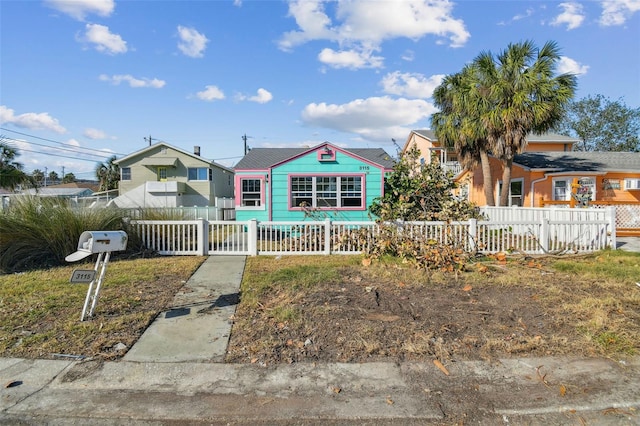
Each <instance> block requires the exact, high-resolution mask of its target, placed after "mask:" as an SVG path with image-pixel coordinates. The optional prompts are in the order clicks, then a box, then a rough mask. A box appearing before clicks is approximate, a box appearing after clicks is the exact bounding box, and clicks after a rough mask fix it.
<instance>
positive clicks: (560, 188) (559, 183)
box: [553, 180, 571, 201]
mask: <svg viewBox="0 0 640 426" xmlns="http://www.w3.org/2000/svg"><path fill="white" fill-rule="evenodd" d="M570 187H571V183H570V182H567V181H566V180H556V181H553V199H554V200H558V201H566V200H568V199H569V196H570V195H569V194H570V193H571V190H570V189H569V188H570Z"/></svg>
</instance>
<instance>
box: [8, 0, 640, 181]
mask: <svg viewBox="0 0 640 426" xmlns="http://www.w3.org/2000/svg"><path fill="white" fill-rule="evenodd" d="M524 40H532V41H533V42H534V43H535V44H536V45H538V46H540V47H541V46H542V45H543V44H544V43H545V42H547V41H551V40H553V41H556V42H557V43H558V45H559V47H560V49H561V54H562V55H563V57H562V61H561V62H560V63H559V64H558V70H557V71H558V72H559V73H560V72H572V73H575V74H577V75H578V92H577V96H576V99H580V98H583V97H585V96H588V95H596V94H602V95H604V96H607V97H609V98H610V99H612V100H618V99H621V100H622V101H623V102H624V103H625V104H626V105H627V106H629V107H633V108H636V107H638V106H640V0H615V1H585V2H574V1H564V2H558V1H555V2H554V1H471V0H467V1H451V2H449V1H440V0H431V1H422V0H420V1H419V0H396V1H391V0H389V1H382V0H363V1H360V0H349V1H343V0H339V1H330V2H329V1H308V0H307V1H291V2H289V1H257V0H254V1H248V0H244V1H241V0H235V1H232V0H229V1H164V0H156V1H113V0H77V1H75V0H47V1H7V0H1V1H0V63H1V68H0V127H1V129H0V135H3V136H4V137H5V138H7V139H8V141H9V143H10V144H12V145H13V146H15V147H16V148H18V150H19V151H20V152H21V156H20V157H19V158H18V160H19V161H20V162H22V163H23V164H24V166H25V170H26V171H28V172H31V171H33V170H34V169H40V170H43V171H44V170H45V168H46V170H48V171H51V170H55V171H56V172H57V173H58V174H59V175H60V174H62V171H63V168H64V172H65V173H69V172H72V173H74V174H75V175H76V177H78V178H84V179H88V178H92V177H93V170H94V169H95V166H96V164H97V163H98V162H101V161H105V160H106V159H107V158H108V157H109V156H111V155H114V154H115V155H116V156H118V157H121V156H124V155H127V154H130V153H132V152H134V151H136V150H139V149H142V148H145V147H146V146H148V139H145V138H149V136H151V138H152V141H153V142H157V141H164V142H167V143H169V144H171V145H173V146H176V147H179V148H181V149H184V150H186V151H189V152H193V147H194V146H196V145H197V146H200V147H201V155H202V156H203V157H204V158H207V159H213V160H216V161H218V162H220V163H221V164H224V165H227V166H233V165H234V164H235V163H236V162H237V161H239V160H240V158H241V157H242V155H243V152H244V144H243V140H242V136H243V135H245V134H246V135H247V136H248V139H247V142H248V144H249V146H250V147H292V146H313V145H316V144H318V143H321V142H324V141H329V142H332V143H334V144H337V145H339V146H343V147H372V148H373V147H381V148H384V149H386V150H387V152H389V153H390V154H394V153H395V151H396V149H395V147H394V145H393V143H392V141H391V140H392V139H395V140H396V141H397V142H398V144H400V145H402V143H404V141H405V140H406V138H407V136H408V135H409V132H410V131H411V130H412V129H424V128H429V123H430V122H429V117H430V116H431V114H432V113H433V112H434V111H435V108H434V106H433V102H432V99H431V95H432V92H433V89H434V88H435V87H436V86H437V85H438V84H439V82H440V80H441V78H442V77H443V76H445V75H447V74H451V73H455V72H458V71H460V69H461V68H462V67H463V66H464V65H465V63H467V62H469V61H471V60H473V58H474V57H475V56H477V55H478V54H479V53H480V52H482V51H487V50H488V51H491V52H492V53H499V52H500V51H501V50H503V49H505V48H506V47H507V46H508V44H509V43H516V42H520V41H524Z"/></svg>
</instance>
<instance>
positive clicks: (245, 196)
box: [240, 179, 262, 207]
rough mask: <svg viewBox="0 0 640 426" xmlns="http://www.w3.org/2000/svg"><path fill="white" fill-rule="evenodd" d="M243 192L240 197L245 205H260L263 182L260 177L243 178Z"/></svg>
mask: <svg viewBox="0 0 640 426" xmlns="http://www.w3.org/2000/svg"><path fill="white" fill-rule="evenodd" d="M241 185H242V193H241V195H240V198H241V200H242V203H241V205H242V206H243V207H258V206H260V200H261V199H262V184H261V181H260V179H241Z"/></svg>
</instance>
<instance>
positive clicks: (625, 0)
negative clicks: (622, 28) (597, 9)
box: [600, 0, 640, 27]
mask: <svg viewBox="0 0 640 426" xmlns="http://www.w3.org/2000/svg"><path fill="white" fill-rule="evenodd" d="M638 11H640V0H605V1H603V2H602V14H601V15H600V25H602V26H604V27H608V26H615V25H623V24H624V23H625V22H626V21H627V20H628V19H630V18H631V16H632V15H633V14H634V13H636V12H638Z"/></svg>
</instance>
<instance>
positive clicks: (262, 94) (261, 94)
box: [235, 87, 273, 104]
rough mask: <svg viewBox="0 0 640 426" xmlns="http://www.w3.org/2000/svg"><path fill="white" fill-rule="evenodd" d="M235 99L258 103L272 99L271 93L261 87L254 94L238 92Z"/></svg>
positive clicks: (264, 102)
mask: <svg viewBox="0 0 640 426" xmlns="http://www.w3.org/2000/svg"><path fill="white" fill-rule="evenodd" d="M235 99H236V100H237V101H250V102H256V103H259V104H266V103H267V102H270V101H271V100H272V99H273V95H272V94H271V92H269V91H268V90H266V89H263V88H262V87H261V88H259V89H258V92H257V93H256V94H255V95H254V96H247V95H244V94H242V93H238V94H237V95H236V96H235Z"/></svg>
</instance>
